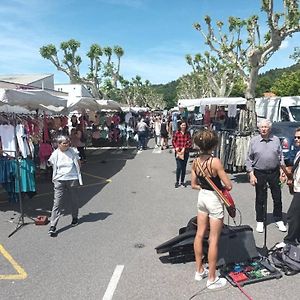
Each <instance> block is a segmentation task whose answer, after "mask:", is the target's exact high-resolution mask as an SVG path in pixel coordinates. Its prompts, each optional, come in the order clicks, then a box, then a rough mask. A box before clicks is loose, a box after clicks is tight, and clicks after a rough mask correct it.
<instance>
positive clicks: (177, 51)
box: [0, 0, 300, 83]
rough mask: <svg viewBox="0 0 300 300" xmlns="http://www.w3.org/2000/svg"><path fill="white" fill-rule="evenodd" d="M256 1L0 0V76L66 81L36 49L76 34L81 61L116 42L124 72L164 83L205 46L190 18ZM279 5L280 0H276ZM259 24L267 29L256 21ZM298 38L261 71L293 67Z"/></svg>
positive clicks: (218, 15)
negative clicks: (49, 76)
mask: <svg viewBox="0 0 300 300" xmlns="http://www.w3.org/2000/svg"><path fill="white" fill-rule="evenodd" d="M260 2H261V1H260V0H250V1H249V0H226V1H225V0H223V1H222V0H89V1H83V0H48V1H45V0H1V1H0V74H2V75H3V74H32V73H53V74H55V81H56V82H58V83H65V82H68V77H67V76H66V75H64V74H63V73H62V72H59V71H57V70H56V69H55V67H54V66H53V65H52V64H51V63H50V62H49V61H48V60H45V59H43V58H42V57H41V56H40V54H39V48H40V47H41V46H43V45H45V44H49V43H52V44H54V45H56V46H57V47H58V46H59V44H60V42H62V41H66V40H69V39H70V38H74V39H77V40H78V41H80V42H81V47H80V51H79V54H81V56H82V58H83V63H82V68H81V71H82V74H85V72H86V67H87V65H88V61H87V60H86V58H85V54H86V52H87V50H88V48H89V46H90V45H91V44H92V43H98V44H99V45H101V46H113V45H120V46H121V47H122V48H123V49H124V51H125V55H124V56H123V58H122V61H121V74H122V75H123V76H124V77H125V78H127V79H130V78H132V77H134V76H135V75H140V76H141V77H142V79H143V80H146V79H148V80H150V81H151V82H152V83H166V82H169V81H171V80H175V79H177V78H178V77H180V76H181V75H183V74H186V73H189V72H190V67H189V66H188V65H187V64H186V62H185V55H186V54H195V53H199V52H203V51H205V50H207V48H206V47H205V45H204V43H203V39H202V37H201V35H200V33H199V32H197V31H196V30H195V29H194V28H193V23H195V22H199V23H201V24H202V25H204V22H203V18H204V16H205V15H209V16H211V17H212V19H213V20H222V21H224V22H226V20H227V18H228V16H239V17H241V18H246V17H249V16H250V15H252V14H254V13H256V14H258V13H259V12H260V9H259V8H260ZM275 2H276V4H277V5H279V4H280V3H282V0H276V1H275ZM261 24H262V28H263V27H264V26H266V23H265V20H264V19H262V20H261ZM299 41H300V35H299V33H297V34H295V35H294V36H293V38H290V39H287V40H285V41H284V43H283V45H282V47H281V49H280V50H279V51H278V52H277V53H276V54H274V56H273V57H272V58H271V60H270V61H269V63H268V64H267V66H266V67H265V68H264V69H263V71H266V70H268V69H272V68H276V67H277V68H281V67H286V66H290V65H292V64H293V61H292V60H290V59H289V55H290V54H291V53H292V51H293V48H294V47H295V46H299Z"/></svg>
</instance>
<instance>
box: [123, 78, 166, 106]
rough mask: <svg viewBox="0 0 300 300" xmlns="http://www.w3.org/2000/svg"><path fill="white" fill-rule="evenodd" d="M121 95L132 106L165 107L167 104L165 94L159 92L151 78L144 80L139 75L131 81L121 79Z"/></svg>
mask: <svg viewBox="0 0 300 300" xmlns="http://www.w3.org/2000/svg"><path fill="white" fill-rule="evenodd" d="M120 82H121V86H122V88H121V89H120V96H121V98H122V99H123V100H125V101H126V103H127V104H128V105H130V106H136V105H137V106H142V107H146V106H147V107H150V108H159V109H164V108H165V106H166V103H165V101H164V100H163V95H162V94H160V93H157V92H156V91H155V90H154V88H153V87H152V85H151V83H150V81H149V80H145V81H144V82H143V81H142V78H141V76H139V75H137V76H136V77H134V78H132V79H131V81H128V80H125V79H123V78H122V79H121V81H120Z"/></svg>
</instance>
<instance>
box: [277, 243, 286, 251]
mask: <svg viewBox="0 0 300 300" xmlns="http://www.w3.org/2000/svg"><path fill="white" fill-rule="evenodd" d="M284 246H285V242H281V243H278V244H276V245H275V248H276V249H281V248H283V247H284Z"/></svg>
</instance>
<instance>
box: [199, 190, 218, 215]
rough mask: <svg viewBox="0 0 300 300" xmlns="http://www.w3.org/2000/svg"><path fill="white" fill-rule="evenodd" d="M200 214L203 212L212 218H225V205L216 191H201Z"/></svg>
mask: <svg viewBox="0 0 300 300" xmlns="http://www.w3.org/2000/svg"><path fill="white" fill-rule="evenodd" d="M197 208H198V212H203V213H206V214H208V215H209V217H211V218H215V219H222V218H224V205H223V203H222V202H221V200H220V199H219V197H218V196H217V194H216V192H215V191H210V190H205V189H201V190H200V191H199V194H198V203H197Z"/></svg>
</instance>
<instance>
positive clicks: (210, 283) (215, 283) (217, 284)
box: [206, 277, 227, 290]
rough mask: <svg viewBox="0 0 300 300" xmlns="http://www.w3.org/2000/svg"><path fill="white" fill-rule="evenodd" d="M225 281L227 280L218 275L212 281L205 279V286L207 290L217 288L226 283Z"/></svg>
mask: <svg viewBox="0 0 300 300" xmlns="http://www.w3.org/2000/svg"><path fill="white" fill-rule="evenodd" d="M226 281H227V280H226V279H225V278H220V277H216V278H215V280H214V281H209V280H208V279H207V283H206V287H207V288H208V289H209V290H214V289H219V288H222V287H223V286H225V285H226Z"/></svg>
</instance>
